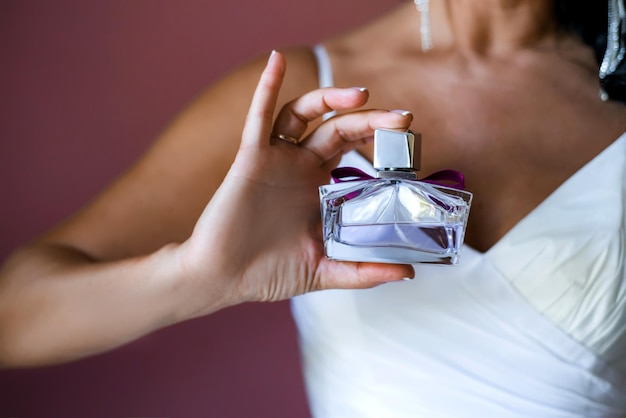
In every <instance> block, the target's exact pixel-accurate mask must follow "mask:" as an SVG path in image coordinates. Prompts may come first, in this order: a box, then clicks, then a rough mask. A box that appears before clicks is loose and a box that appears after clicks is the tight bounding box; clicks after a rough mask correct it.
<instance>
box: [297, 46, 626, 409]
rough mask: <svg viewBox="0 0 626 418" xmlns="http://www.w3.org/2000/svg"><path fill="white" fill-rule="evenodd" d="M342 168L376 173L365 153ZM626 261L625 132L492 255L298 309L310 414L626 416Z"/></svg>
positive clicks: (348, 158)
mask: <svg viewBox="0 0 626 418" xmlns="http://www.w3.org/2000/svg"><path fill="white" fill-rule="evenodd" d="M316 53H317V54H318V57H321V59H319V63H320V66H321V68H320V75H321V76H322V78H323V77H326V79H327V80H326V82H325V84H326V85H329V82H328V77H329V75H328V73H329V72H330V71H331V70H330V64H329V62H328V61H326V64H324V62H325V61H324V57H323V55H324V53H325V51H324V50H323V49H321V48H319V47H318V48H317V49H316ZM324 65H325V66H326V68H324ZM324 74H325V75H324ZM331 74H332V73H331ZM330 84H332V79H331V82H330ZM340 165H343V166H353V167H357V168H360V169H362V170H364V171H369V172H370V173H371V172H373V169H372V167H371V164H370V163H369V162H368V161H366V160H365V159H364V158H363V157H361V156H360V155H359V154H357V153H356V152H351V153H349V154H346V155H345V156H344V158H343V160H342V162H341V164H340ZM625 258H626V133H625V134H623V135H622V136H621V137H620V138H618V139H617V140H616V141H615V142H613V143H612V144H611V145H610V146H609V147H608V148H606V149H605V150H604V151H603V152H602V153H600V154H599V155H598V156H596V157H595V158H594V159H593V160H592V161H590V162H589V163H587V164H586V165H585V166H584V167H583V168H581V169H580V170H579V171H578V172H577V173H575V174H574V175H573V176H572V177H570V178H569V179H568V180H567V181H566V182H565V183H563V184H562V185H561V186H560V187H559V188H558V189H557V190H555V191H554V192H553V193H552V194H551V195H550V196H549V197H548V198H547V199H545V200H544V201H543V202H542V203H541V204H540V205H539V206H538V207H537V208H535V210H533V211H532V212H531V213H530V214H528V215H527V216H526V217H525V218H524V219H522V220H521V221H520V222H519V223H518V224H517V225H516V226H515V227H514V228H513V229H512V230H511V231H509V232H508V233H507V234H506V235H505V236H504V237H503V238H502V239H501V240H500V241H498V242H497V243H496V244H495V245H494V246H493V247H492V248H491V249H490V250H489V251H487V252H486V253H480V252H478V251H476V250H474V249H472V248H471V247H469V246H465V248H464V249H463V253H462V256H461V261H460V264H459V265H457V266H454V267H450V266H433V265H416V266H415V270H416V278H415V279H414V280H413V281H410V282H400V283H389V284H385V285H382V286H379V287H376V288H374V289H370V290H355V291H351V290H335V291H324V292H316V293H312V294H307V295H303V296H299V297H297V298H294V299H293V303H292V309H293V314H294V317H295V320H296V323H297V326H298V329H299V333H300V341H301V348H302V359H303V365H304V374H305V382H306V388H307V393H308V397H309V401H310V407H311V411H312V413H313V415H314V416H315V417H323V418H332V417H342V418H347V417H377V418H378V417H385V418H387V417H390V418H391V417H428V418H437V417H455V418H458V417H502V418H505V417H626V306H625V305H626V278H625V277H626V276H625V266H624V264H625V262H626V260H625Z"/></svg>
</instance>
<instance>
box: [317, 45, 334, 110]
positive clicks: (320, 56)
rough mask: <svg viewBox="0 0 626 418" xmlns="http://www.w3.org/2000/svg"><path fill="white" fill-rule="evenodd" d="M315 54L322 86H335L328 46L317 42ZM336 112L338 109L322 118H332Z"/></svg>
mask: <svg viewBox="0 0 626 418" xmlns="http://www.w3.org/2000/svg"><path fill="white" fill-rule="evenodd" d="M313 54H315V59H316V60H317V79H318V83H319V86H320V88H325V87H334V86H335V81H334V79H333V68H332V65H331V62H330V57H329V56H328V52H327V51H326V48H325V47H324V46H323V45H321V44H317V45H315V46H314V47H313ZM336 114H337V112H336V111H332V112H327V113H324V116H323V117H322V119H323V120H326V119H330V118H332V117H333V116H335V115H336Z"/></svg>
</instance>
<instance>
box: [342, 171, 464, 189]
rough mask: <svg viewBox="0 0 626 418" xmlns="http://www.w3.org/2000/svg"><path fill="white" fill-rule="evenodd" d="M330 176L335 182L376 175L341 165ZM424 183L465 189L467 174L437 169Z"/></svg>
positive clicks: (364, 178) (369, 178)
mask: <svg viewBox="0 0 626 418" xmlns="http://www.w3.org/2000/svg"><path fill="white" fill-rule="evenodd" d="M330 176H331V177H332V179H333V180H334V181H335V183H344V182H346V181H358V180H371V179H373V178H374V177H372V176H370V175H369V174H367V173H366V172H364V171H362V170H359V169H358V168H355V167H339V168H335V169H334V170H333V171H331V172H330ZM418 181H423V182H424V183H430V184H435V185H437V186H444V187H451V188H453V189H457V190H465V176H464V175H463V173H461V172H460V171H456V170H441V171H436V172H434V173H432V174H430V175H428V176H426V177H424V178H423V179H419V180H418Z"/></svg>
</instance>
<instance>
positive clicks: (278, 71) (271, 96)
mask: <svg viewBox="0 0 626 418" xmlns="http://www.w3.org/2000/svg"><path fill="white" fill-rule="evenodd" d="M285 68H286V62H285V57H284V56H283V55H282V54H281V53H280V52H277V51H272V53H271V54H270V57H269V59H268V61H267V64H266V66H265V69H264V70H263V73H262V74H261V78H260V79H259V83H258V84H257V87H256V90H255V91H254V95H253V96H252V102H251V103H250V109H249V110H248V115H247V116H246V123H245V125H244V128H243V133H242V137H241V145H242V146H263V145H269V137H270V134H271V132H272V120H273V116H274V108H275V106H276V101H277V100H278V92H279V90H280V86H281V84H282V82H283V78H284V76H285Z"/></svg>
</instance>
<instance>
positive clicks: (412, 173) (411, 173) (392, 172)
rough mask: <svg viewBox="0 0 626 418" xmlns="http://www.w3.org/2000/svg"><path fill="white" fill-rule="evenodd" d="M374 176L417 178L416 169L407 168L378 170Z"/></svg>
mask: <svg viewBox="0 0 626 418" xmlns="http://www.w3.org/2000/svg"><path fill="white" fill-rule="evenodd" d="M376 178H377V179H404V180H417V171H416V170H411V169H408V168H397V169H386V170H379V171H377V172H376Z"/></svg>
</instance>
